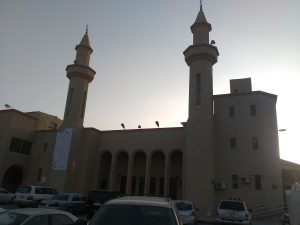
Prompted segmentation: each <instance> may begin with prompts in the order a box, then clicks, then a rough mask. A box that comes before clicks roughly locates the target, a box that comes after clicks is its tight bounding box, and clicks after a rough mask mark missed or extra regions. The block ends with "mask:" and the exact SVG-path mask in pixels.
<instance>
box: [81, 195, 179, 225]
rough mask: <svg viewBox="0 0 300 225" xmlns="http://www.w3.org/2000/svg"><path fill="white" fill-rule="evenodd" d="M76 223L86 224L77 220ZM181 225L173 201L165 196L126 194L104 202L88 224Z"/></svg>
mask: <svg viewBox="0 0 300 225" xmlns="http://www.w3.org/2000/svg"><path fill="white" fill-rule="evenodd" d="M76 224H80V225H83V224H87V222H86V221H83V220H78V221H77V222H76ZM99 224H106V225H120V224H128V225H182V223H181V220H180V216H179V215H178V213H177V210H176V206H175V204H174V201H173V200H171V199H167V198H158V197H145V196H128V197H122V198H117V199H113V200H110V201H108V202H106V203H104V204H103V205H102V206H101V207H100V209H99V210H98V211H97V213H96V214H95V216H94V217H93V218H92V220H91V221H90V222H89V225H99Z"/></svg>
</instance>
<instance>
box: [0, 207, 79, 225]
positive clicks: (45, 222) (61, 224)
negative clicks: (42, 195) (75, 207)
mask: <svg viewBox="0 0 300 225" xmlns="http://www.w3.org/2000/svg"><path fill="white" fill-rule="evenodd" d="M76 221H77V217H76V216H74V215H72V214H70V213H68V212H65V211H61V210H53V209H40V208H23V209H12V210H7V211H5V212H2V213H0V224H1V225H10V224H14V225H34V224H38V225H50V224H55V225H65V224H73V223H75V222H76Z"/></svg>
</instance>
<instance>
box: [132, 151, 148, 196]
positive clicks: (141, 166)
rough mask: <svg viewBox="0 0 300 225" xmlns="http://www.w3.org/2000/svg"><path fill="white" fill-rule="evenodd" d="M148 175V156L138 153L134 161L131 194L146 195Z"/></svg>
mask: <svg viewBox="0 0 300 225" xmlns="http://www.w3.org/2000/svg"><path fill="white" fill-rule="evenodd" d="M145 174H146V154H145V153H144V152H142V151H138V152H137V153H136V154H135V155H134V159H133V171H132V180H131V194H132V195H144V191H145Z"/></svg>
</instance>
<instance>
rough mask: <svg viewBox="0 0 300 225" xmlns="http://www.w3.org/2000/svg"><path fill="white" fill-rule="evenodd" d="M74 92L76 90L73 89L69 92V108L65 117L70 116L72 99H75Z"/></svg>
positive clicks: (67, 107)
mask: <svg viewBox="0 0 300 225" xmlns="http://www.w3.org/2000/svg"><path fill="white" fill-rule="evenodd" d="M73 92H74V88H71V89H70V90H69V93H68V97H67V104H66V105H67V106H66V112H65V116H69V115H70V110H71V103H72V98H73Z"/></svg>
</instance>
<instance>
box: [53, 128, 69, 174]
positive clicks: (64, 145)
mask: <svg viewBox="0 0 300 225" xmlns="http://www.w3.org/2000/svg"><path fill="white" fill-rule="evenodd" d="M72 132H73V129H72V128H65V129H62V130H59V131H58V132H57V135H56V141H55V147H54V151H53V161H52V170H66V169H67V166H68V158H69V152H70V145H71V140H72Z"/></svg>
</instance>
